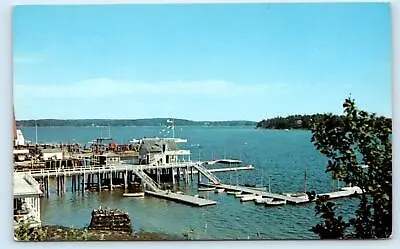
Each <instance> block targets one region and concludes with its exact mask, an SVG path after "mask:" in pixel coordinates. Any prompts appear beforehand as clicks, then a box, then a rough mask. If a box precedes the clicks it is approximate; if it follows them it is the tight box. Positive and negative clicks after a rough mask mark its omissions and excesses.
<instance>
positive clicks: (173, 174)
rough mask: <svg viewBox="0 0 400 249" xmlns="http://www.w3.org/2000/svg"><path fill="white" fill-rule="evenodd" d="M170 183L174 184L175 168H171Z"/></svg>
mask: <svg viewBox="0 0 400 249" xmlns="http://www.w3.org/2000/svg"><path fill="white" fill-rule="evenodd" d="M171 177H172V184H173V185H175V170H174V169H173V168H171Z"/></svg>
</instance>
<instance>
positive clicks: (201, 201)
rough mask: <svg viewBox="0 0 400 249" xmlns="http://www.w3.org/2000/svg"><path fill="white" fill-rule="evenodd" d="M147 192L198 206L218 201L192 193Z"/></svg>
mask: <svg viewBox="0 0 400 249" xmlns="http://www.w3.org/2000/svg"><path fill="white" fill-rule="evenodd" d="M145 193H146V194H148V195H152V196H155V197H159V198H163V199H167V200H172V201H176V202H181V203H184V204H189V205H192V206H198V207H203V206H209V205H215V204H217V202H216V201H213V200H207V199H202V198H198V197H194V196H190V195H185V194H177V193H172V192H167V191H162V192H153V191H145Z"/></svg>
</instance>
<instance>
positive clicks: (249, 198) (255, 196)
mask: <svg viewBox="0 0 400 249" xmlns="http://www.w3.org/2000/svg"><path fill="white" fill-rule="evenodd" d="M255 199H262V196H261V195H252V196H245V197H242V198H240V201H241V202H246V201H254V200H255Z"/></svg>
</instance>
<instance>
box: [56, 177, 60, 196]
mask: <svg viewBox="0 0 400 249" xmlns="http://www.w3.org/2000/svg"><path fill="white" fill-rule="evenodd" d="M56 179H57V195H59V194H60V177H59V176H56Z"/></svg>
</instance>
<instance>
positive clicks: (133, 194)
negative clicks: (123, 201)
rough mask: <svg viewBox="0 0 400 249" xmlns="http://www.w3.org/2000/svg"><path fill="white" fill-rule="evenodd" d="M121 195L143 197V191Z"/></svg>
mask: <svg viewBox="0 0 400 249" xmlns="http://www.w3.org/2000/svg"><path fill="white" fill-rule="evenodd" d="M122 196H123V197H144V192H138V193H123V194H122Z"/></svg>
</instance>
